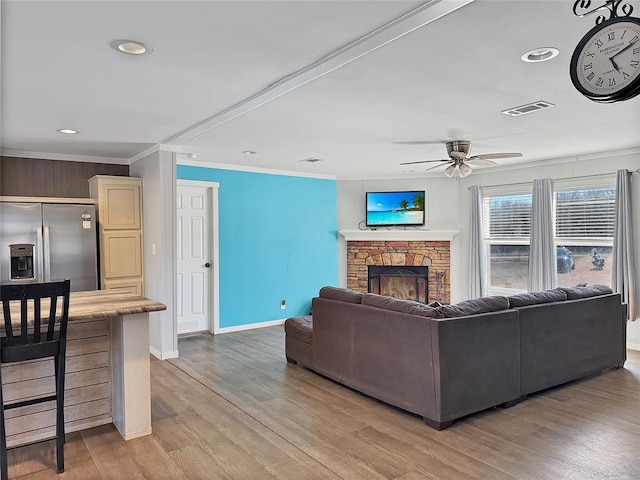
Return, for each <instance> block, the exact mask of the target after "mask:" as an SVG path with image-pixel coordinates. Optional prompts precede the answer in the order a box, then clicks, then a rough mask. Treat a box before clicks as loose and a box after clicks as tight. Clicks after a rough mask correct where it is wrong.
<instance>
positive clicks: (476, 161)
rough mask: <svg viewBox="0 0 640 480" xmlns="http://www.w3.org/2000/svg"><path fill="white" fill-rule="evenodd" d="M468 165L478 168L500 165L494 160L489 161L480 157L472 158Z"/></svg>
mask: <svg viewBox="0 0 640 480" xmlns="http://www.w3.org/2000/svg"><path fill="white" fill-rule="evenodd" d="M467 163H468V164H469V165H473V166H477V167H495V166H496V165H498V164H497V163H496V162H494V161H493V160H487V159H484V158H479V157H471V158H470V159H469V160H467Z"/></svg>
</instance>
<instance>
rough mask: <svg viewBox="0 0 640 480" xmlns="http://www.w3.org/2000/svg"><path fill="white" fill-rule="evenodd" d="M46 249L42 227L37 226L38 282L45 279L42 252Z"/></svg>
mask: <svg viewBox="0 0 640 480" xmlns="http://www.w3.org/2000/svg"><path fill="white" fill-rule="evenodd" d="M43 251H44V243H43V240H42V227H38V228H36V269H37V270H36V276H37V280H38V282H42V281H43V279H44V258H43V256H42V252H43Z"/></svg>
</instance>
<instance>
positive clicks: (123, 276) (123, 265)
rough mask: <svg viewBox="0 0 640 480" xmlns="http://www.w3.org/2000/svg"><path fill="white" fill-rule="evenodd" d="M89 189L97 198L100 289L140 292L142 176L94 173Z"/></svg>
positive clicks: (141, 281)
mask: <svg viewBox="0 0 640 480" xmlns="http://www.w3.org/2000/svg"><path fill="white" fill-rule="evenodd" d="M89 191H90V195H91V198H93V199H95V200H96V212H97V217H98V225H99V230H98V231H99V243H100V285H101V288H102V289H103V290H113V289H118V290H123V291H124V290H126V291H128V292H133V291H135V293H137V294H139V295H142V294H143V293H144V288H143V287H144V281H143V266H142V265H143V263H142V179H141V178H137V177H114V176H109V175H96V176H94V177H91V178H90V179H89Z"/></svg>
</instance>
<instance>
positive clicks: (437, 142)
mask: <svg viewBox="0 0 640 480" xmlns="http://www.w3.org/2000/svg"><path fill="white" fill-rule="evenodd" d="M391 143H392V144H394V145H440V144H443V143H446V140H407V141H399V142H391Z"/></svg>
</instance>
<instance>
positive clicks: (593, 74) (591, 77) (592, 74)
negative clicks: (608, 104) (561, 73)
mask: <svg viewBox="0 0 640 480" xmlns="http://www.w3.org/2000/svg"><path fill="white" fill-rule="evenodd" d="M595 76H596V74H595V73H593V72H591V73H590V74H589V75H587V80H589V81H591V80H593V79H594V78H595Z"/></svg>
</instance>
